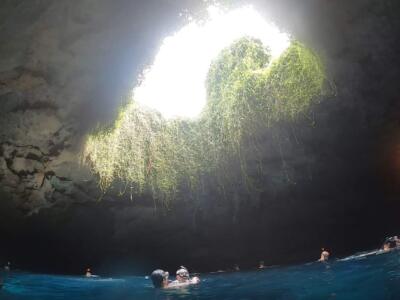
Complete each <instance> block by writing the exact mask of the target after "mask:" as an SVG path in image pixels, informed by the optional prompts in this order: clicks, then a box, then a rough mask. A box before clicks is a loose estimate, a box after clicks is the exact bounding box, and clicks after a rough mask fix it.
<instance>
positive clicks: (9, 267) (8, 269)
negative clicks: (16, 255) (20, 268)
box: [4, 261, 11, 271]
mask: <svg viewBox="0 0 400 300" xmlns="http://www.w3.org/2000/svg"><path fill="white" fill-rule="evenodd" d="M10 269H11V263H10V262H9V261H8V262H7V264H6V265H5V266H4V271H10Z"/></svg>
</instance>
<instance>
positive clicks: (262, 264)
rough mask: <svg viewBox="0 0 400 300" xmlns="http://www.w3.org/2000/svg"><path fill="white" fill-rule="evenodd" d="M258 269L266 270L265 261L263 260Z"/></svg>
mask: <svg viewBox="0 0 400 300" xmlns="http://www.w3.org/2000/svg"><path fill="white" fill-rule="evenodd" d="M258 268H259V269H264V268H265V265H264V261H263V260H261V261H260V263H259V264H258Z"/></svg>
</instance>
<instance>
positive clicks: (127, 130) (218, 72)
mask: <svg viewBox="0 0 400 300" xmlns="http://www.w3.org/2000/svg"><path fill="white" fill-rule="evenodd" d="M270 60H271V54H270V51H269V49H268V48H265V47H264V46H263V45H262V43H261V42H260V41H259V40H256V39H252V38H243V39H240V40H238V41H236V42H235V43H234V44H233V45H231V46H230V47H228V48H227V49H224V50H223V51H222V52H221V53H220V55H219V56H218V57H217V58H216V60H215V61H214V62H213V63H212V65H211V67H210V70H209V74H208V77H207V83H206V85H207V105H206V108H205V109H204V111H203V113H202V115H201V118H200V119H198V120H196V121H189V120H182V119H176V120H165V119H164V118H162V116H161V115H160V114H159V113H157V112H154V111H150V110H145V109H144V108H143V107H140V106H139V105H138V104H137V103H135V102H134V101H132V102H131V103H130V104H128V105H127V106H126V107H124V110H123V111H122V112H121V113H120V115H119V117H118V119H117V120H116V122H115V124H114V126H112V127H110V128H108V129H105V130H100V131H98V132H96V133H93V134H91V135H90V136H89V137H88V140H87V143H86V146H85V150H84V158H85V162H87V163H88V164H89V165H90V166H91V167H92V170H93V172H94V173H96V174H98V176H99V184H100V187H101V189H102V190H103V191H106V190H107V189H108V188H110V186H112V184H113V182H115V181H116V180H118V181H121V182H124V183H125V184H126V185H130V186H131V187H132V188H133V190H134V192H135V193H138V194H142V193H151V195H152V196H153V197H154V198H155V199H159V200H160V201H162V202H163V203H164V204H168V203H169V202H170V201H171V200H172V199H174V198H176V197H178V196H179V195H181V194H182V192H183V191H189V192H190V194H192V195H193V196H195V195H196V193H197V192H198V191H199V189H200V186H201V181H202V179H203V178H205V177H206V176H210V175H214V176H216V178H218V179H219V184H220V185H221V186H222V187H224V185H227V184H229V183H230V182H232V178H231V176H232V174H231V173H230V172H229V168H231V166H232V165H234V164H235V162H237V166H236V167H237V168H238V169H239V170H240V174H241V175H240V178H235V180H237V179H238V180H241V181H242V183H243V184H245V185H246V186H248V187H251V184H249V183H250V181H251V178H250V177H249V176H248V175H247V173H248V170H247V169H248V167H247V165H246V161H247V160H248V156H249V155H250V154H249V153H255V152H257V151H259V149H258V148H259V143H258V138H259V134H260V132H263V131H264V130H265V129H266V128H268V127H269V126H270V125H271V124H273V123H274V122H277V121H290V120H293V119H294V118H296V117H298V116H299V115H302V114H307V112H308V110H309V109H310V107H311V104H312V103H313V102H315V101H317V100H318V98H319V96H321V95H322V94H323V84H324V81H325V75H324V70H323V67H322V64H321V61H320V60H319V58H318V57H317V56H316V55H315V54H314V53H313V52H312V51H311V50H310V49H308V48H306V47H305V46H303V45H302V44H300V43H298V42H293V43H292V45H291V46H290V47H289V48H288V49H287V50H286V51H285V52H284V53H283V54H282V55H281V56H280V57H279V58H278V59H277V60H275V61H273V62H272V63H271V62H270ZM228 174H229V175H228ZM186 194H187V193H186Z"/></svg>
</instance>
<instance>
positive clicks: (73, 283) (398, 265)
mask: <svg viewBox="0 0 400 300" xmlns="http://www.w3.org/2000/svg"><path fill="white" fill-rule="evenodd" d="M378 254H379V255H378ZM378 254H377V253H376V252H370V253H360V254H357V255H353V256H350V257H348V258H345V259H340V260H335V261H332V262H330V263H317V262H314V263H308V264H304V265H298V266H290V267H272V268H266V269H263V270H256V271H245V272H232V273H218V274H202V275H201V278H202V283H201V284H200V285H197V286H192V287H189V288H181V289H175V290H174V289H170V290H156V289H154V288H153V287H152V284H151V282H150V280H149V279H146V278H145V276H142V277H139V276H130V277H120V278H97V279H86V278H84V277H79V276H54V275H39V274H31V273H23V272H11V273H10V274H8V275H7V276H6V277H5V284H4V287H3V289H2V290H0V299H1V300H3V299H4V300H6V299H7V300H9V299H10V300H11V299H14V300H15V299H18V300H19V299H21V300H22V299H24V300H33V299H37V300H39V299H40V300H50V299H69V300H74V299H76V300H78V299H85V300H91V299H96V300H102V299H104V300H105V299H107V300H109V299H116V300H118V299H131V300H133V299H144V300H145V299H168V300H173V299H316V300H317V299H318V300H320V299H352V300H361V299H400V251H393V252H390V253H383V254H380V253H379V252H378ZM3 275H4V274H3ZM4 276H5V275H4Z"/></svg>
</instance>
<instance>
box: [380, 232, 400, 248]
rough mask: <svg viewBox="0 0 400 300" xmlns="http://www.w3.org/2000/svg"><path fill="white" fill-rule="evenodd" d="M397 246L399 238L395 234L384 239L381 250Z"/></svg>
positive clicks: (399, 244) (399, 245) (399, 243)
mask: <svg viewBox="0 0 400 300" xmlns="http://www.w3.org/2000/svg"><path fill="white" fill-rule="evenodd" d="M398 247H400V239H399V238H398V237H397V235H395V236H393V237H389V238H386V239H385V241H384V242H383V245H382V250H383V251H384V252H387V251H390V250H392V249H395V248H398Z"/></svg>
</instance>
